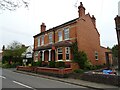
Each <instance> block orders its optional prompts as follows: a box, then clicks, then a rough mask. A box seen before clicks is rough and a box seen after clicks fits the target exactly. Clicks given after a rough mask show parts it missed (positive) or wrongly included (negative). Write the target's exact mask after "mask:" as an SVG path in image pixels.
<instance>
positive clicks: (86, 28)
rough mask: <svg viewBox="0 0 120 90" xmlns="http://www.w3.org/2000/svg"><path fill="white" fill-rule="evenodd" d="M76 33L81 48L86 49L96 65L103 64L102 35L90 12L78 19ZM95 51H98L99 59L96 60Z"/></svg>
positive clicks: (89, 57)
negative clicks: (101, 51)
mask: <svg viewBox="0 0 120 90" xmlns="http://www.w3.org/2000/svg"><path fill="white" fill-rule="evenodd" d="M76 34H77V42H78V48H79V50H80V51H85V52H86V54H87V56H88V59H89V60H90V61H91V62H92V63H93V64H94V65H98V64H101V58H100V36H99V33H98V31H97V30H96V28H95V26H94V24H93V22H92V20H91V17H90V16H89V14H88V15H86V16H84V17H82V18H81V19H79V20H78V22H77V31H76ZM95 51H97V52H98V58H99V59H98V60H95Z"/></svg>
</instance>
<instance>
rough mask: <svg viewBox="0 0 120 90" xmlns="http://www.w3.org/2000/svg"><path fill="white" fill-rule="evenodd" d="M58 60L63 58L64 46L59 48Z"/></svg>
mask: <svg viewBox="0 0 120 90" xmlns="http://www.w3.org/2000/svg"><path fill="white" fill-rule="evenodd" d="M57 51H58V60H62V59H63V52H62V48H58V49H57Z"/></svg>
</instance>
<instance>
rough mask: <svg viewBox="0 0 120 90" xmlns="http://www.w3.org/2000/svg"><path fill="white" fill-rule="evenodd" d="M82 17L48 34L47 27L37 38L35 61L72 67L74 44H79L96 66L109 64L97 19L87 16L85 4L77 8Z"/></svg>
mask: <svg viewBox="0 0 120 90" xmlns="http://www.w3.org/2000/svg"><path fill="white" fill-rule="evenodd" d="M78 15H79V17H78V18H76V19H73V20H71V21H68V22H66V23H63V24H61V25H59V26H56V27H53V28H51V29H49V30H46V25H45V23H42V25H41V31H40V33H39V34H37V35H35V36H33V37H34V61H35V62H36V61H38V60H42V61H43V62H48V61H56V62H57V61H63V62H65V63H70V62H72V60H73V53H72V50H71V46H72V42H74V41H75V40H77V43H78V49H79V51H84V52H85V53H86V54H87V57H88V59H89V61H90V62H91V63H92V64H93V65H101V64H104V63H106V60H105V52H106V51H107V49H105V48H104V49H103V47H101V46H100V34H99V32H98V30H97V28H96V19H95V17H94V15H92V16H90V14H89V13H88V14H85V7H84V6H83V4H82V2H80V6H79V7H78Z"/></svg>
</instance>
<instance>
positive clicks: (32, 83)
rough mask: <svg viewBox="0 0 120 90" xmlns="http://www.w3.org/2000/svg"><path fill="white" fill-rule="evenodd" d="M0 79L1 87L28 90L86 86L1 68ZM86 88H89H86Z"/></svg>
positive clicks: (81, 87)
mask: <svg viewBox="0 0 120 90" xmlns="http://www.w3.org/2000/svg"><path fill="white" fill-rule="evenodd" d="M0 79H2V88H21V89H22V88H29V89H30V90H37V89H38V88H80V89H81V90H82V89H83V88H86V87H83V86H77V85H73V84H69V83H64V82H60V81H56V80H50V79H47V78H42V77H36V76H31V75H26V74H20V73H16V72H13V71H12V70H9V69H2V75H0ZM80 89H79V90H80ZM86 89H87V90H89V89H88V88H86ZM86 89H85V90H86ZM2 90H4V89H2ZM91 90H92V89H91Z"/></svg>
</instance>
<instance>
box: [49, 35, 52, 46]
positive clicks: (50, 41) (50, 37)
mask: <svg viewBox="0 0 120 90" xmlns="http://www.w3.org/2000/svg"><path fill="white" fill-rule="evenodd" d="M49 43H50V44H51V43H53V34H52V33H50V34H49Z"/></svg>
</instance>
